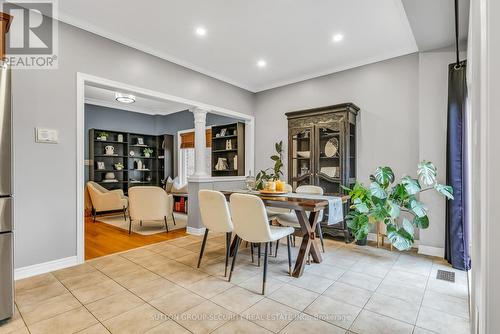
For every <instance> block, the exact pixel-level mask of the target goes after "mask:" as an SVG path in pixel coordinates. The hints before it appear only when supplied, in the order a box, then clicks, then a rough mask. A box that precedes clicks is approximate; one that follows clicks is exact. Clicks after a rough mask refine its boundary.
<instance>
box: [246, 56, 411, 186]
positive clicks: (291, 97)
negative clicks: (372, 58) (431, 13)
mask: <svg viewBox="0 0 500 334" xmlns="http://www.w3.org/2000/svg"><path fill="white" fill-rule="evenodd" d="M417 92H418V55H417V54H412V55H408V56H404V57H399V58H395V59H391V60H387V61H383V62H379V63H375V64H371V65H366V66H362V67H358V68H355V69H351V70H347V71H343V72H340V73H335V74H331V75H327V76H323V77H320V78H316V79H311V80H307V81H303V82H299V83H296V84H292V85H288V86H285V87H281V88H276V89H272V90H268V91H265V92H262V93H259V94H257V108H256V147H255V155H256V157H255V159H256V170H260V169H263V168H265V167H269V166H271V160H270V159H269V157H270V156H271V155H272V153H273V148H274V146H273V145H272V143H273V142H276V141H279V140H283V142H284V144H285V145H284V146H285V152H287V122H286V116H285V113H286V112H288V111H293V110H301V109H308V108H314V107H321V106H327V105H332V104H338V103H343V102H353V103H355V104H356V105H358V106H359V107H360V108H361V111H360V115H359V116H358V128H357V141H358V159H359V161H358V164H357V166H358V168H357V173H358V177H359V179H360V180H361V181H363V182H368V180H369V179H368V176H369V175H370V173H373V171H374V170H375V168H377V167H378V166H381V165H390V166H392V167H393V168H394V172H395V173H396V174H397V175H401V174H403V173H413V171H414V170H415V166H416V165H417V161H418V94H417ZM285 165H286V163H285Z"/></svg>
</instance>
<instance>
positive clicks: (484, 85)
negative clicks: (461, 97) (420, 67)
mask: <svg viewBox="0 0 500 334" xmlns="http://www.w3.org/2000/svg"><path fill="white" fill-rule="evenodd" d="M470 12H471V15H470V17H471V21H470V31H469V53H468V58H469V99H470V105H471V110H470V111H471V112H470V116H471V130H472V135H471V148H472V156H471V162H472V170H471V174H472V195H471V199H472V212H471V217H472V223H471V224H472V275H471V276H472V282H471V324H472V326H471V327H472V333H480V334H490V333H500V318H499V317H498V314H499V310H500V287H499V285H498V282H499V281H500V266H499V264H500V243H499V242H498V238H499V236H500V225H499V223H498V218H499V217H500V205H499V203H500V196H499V194H498V189H500V178H499V177H498V166H499V165H500V154H499V152H498V145H499V143H500V132H499V131H498V124H500V113H499V112H498V107H497V105H498V103H497V101H498V94H499V92H500V62H499V59H500V2H499V1H496V0H481V1H471V11H470Z"/></svg>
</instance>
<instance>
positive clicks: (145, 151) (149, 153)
mask: <svg viewBox="0 0 500 334" xmlns="http://www.w3.org/2000/svg"><path fill="white" fill-rule="evenodd" d="M142 152H143V153H144V156H145V157H146V158H149V157H150V156H151V154H153V149H151V148H145V149H144V150H143V151H142Z"/></svg>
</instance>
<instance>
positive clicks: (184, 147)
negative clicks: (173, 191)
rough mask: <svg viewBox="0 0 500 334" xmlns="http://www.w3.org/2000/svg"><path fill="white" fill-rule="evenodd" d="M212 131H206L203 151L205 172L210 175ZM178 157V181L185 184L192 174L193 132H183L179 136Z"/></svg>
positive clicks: (193, 161)
mask: <svg viewBox="0 0 500 334" xmlns="http://www.w3.org/2000/svg"><path fill="white" fill-rule="evenodd" d="M211 137H212V131H211V130H210V129H207V132H206V140H207V148H206V151H205V171H206V172H207V173H208V174H209V175H210V174H211V168H212V167H211V165H212V164H211V161H212V150H211V149H210V146H211ZM177 156H178V157H179V163H178V166H179V179H180V182H181V183H182V184H184V183H186V182H187V179H188V177H189V176H191V175H193V174H194V169H195V167H194V166H195V152H194V131H189V132H183V133H180V134H179V148H178V152H177Z"/></svg>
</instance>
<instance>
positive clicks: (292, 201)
mask: <svg viewBox="0 0 500 334" xmlns="http://www.w3.org/2000/svg"><path fill="white" fill-rule="evenodd" d="M221 192H222V193H223V194H224V195H225V196H226V197H229V196H231V194H233V193H238V194H249V195H255V196H257V197H260V198H261V199H262V201H263V202H264V205H265V206H272V207H274V208H283V209H291V210H305V211H321V210H323V209H325V208H326V207H328V201H327V200H326V199H315V198H305V197H304V198H300V197H296V196H294V197H290V196H286V194H284V195H278V196H273V195H269V194H261V193H259V192H256V191H246V190H223V191H221ZM324 196H330V195H324ZM340 197H341V198H342V202H343V203H345V202H346V201H347V200H348V199H349V196H340Z"/></svg>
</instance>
